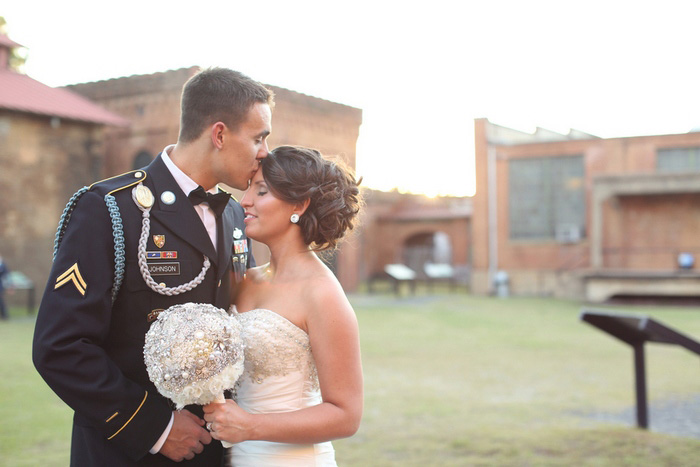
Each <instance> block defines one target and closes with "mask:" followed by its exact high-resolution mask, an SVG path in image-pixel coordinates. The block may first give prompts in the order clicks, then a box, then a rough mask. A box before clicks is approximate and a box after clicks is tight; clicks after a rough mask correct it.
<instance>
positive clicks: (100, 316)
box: [33, 68, 273, 467]
mask: <svg viewBox="0 0 700 467" xmlns="http://www.w3.org/2000/svg"><path fill="white" fill-rule="evenodd" d="M272 105H273V96H272V93H271V91H269V90H268V89H266V88H265V87H263V86H262V85H261V84H260V83H257V82H255V81H253V80H251V79H250V78H248V77H247V76H245V75H242V74H241V73H238V72H235V71H232V70H228V69H222V68H214V69H208V70H204V71H202V72H200V73H198V74H197V75H195V76H194V77H192V78H191V79H190V80H189V81H188V82H187V83H186V84H185V87H184V89H183V93H182V101H181V122H180V135H179V137H178V141H177V144H175V145H172V146H168V147H166V148H165V149H164V150H163V152H162V153H161V154H160V155H159V156H158V157H157V158H156V159H155V160H154V161H153V162H152V163H151V164H150V165H149V166H148V167H146V168H145V169H143V170H137V171H133V172H129V173H126V174H123V175H120V176H118V177H114V178H111V179H107V180H104V181H102V182H98V183H96V184H94V185H92V186H91V187H89V188H84V189H82V190H80V191H78V193H76V195H74V196H73V198H71V200H70V201H69V204H68V207H67V208H66V210H65V211H64V214H63V216H62V217H61V221H60V223H59V230H58V234H57V241H56V249H55V252H54V256H55V258H54V263H53V267H52V270H51V273H50V276H49V281H48V284H47V286H46V290H45V292H44V296H43V299H42V302H41V306H40V308H39V313H38V316H37V322H36V329H35V334H34V348H33V358H34V364H35V366H36V368H37V370H38V371H39V373H40V374H41V376H42V377H43V378H44V380H45V381H46V382H47V383H48V385H49V386H50V387H51V388H52V389H53V390H54V391H55V392H56V394H58V396H59V397H61V399H63V400H64V401H65V402H66V403H67V404H68V405H69V406H70V407H71V408H72V409H73V410H74V411H75V416H74V420H73V434H72V446H71V465H76V466H100V467H104V466H127V465H149V466H155V465H171V464H174V463H175V462H180V461H183V460H185V462H184V464H186V465H198V466H207V467H209V466H218V465H222V462H223V454H222V451H223V449H222V447H221V444H220V443H219V442H216V441H214V442H212V438H211V436H210V435H209V432H208V431H206V429H205V428H204V427H203V425H204V422H203V420H202V419H201V418H200V417H201V415H202V411H201V407H198V406H189V407H187V408H186V409H185V410H182V411H175V410H173V406H172V404H171V403H170V401H168V400H167V399H165V398H164V397H162V396H161V395H160V394H158V392H157V391H156V389H155V387H154V386H153V384H152V383H151V382H150V381H149V379H148V375H147V372H146V368H145V364H144V361H143V344H144V337H145V334H146V332H147V330H148V328H149V326H150V323H151V322H152V321H153V320H154V319H156V317H157V315H158V313H159V312H160V311H162V310H163V309H166V308H168V307H170V306H172V305H175V304H179V303H186V302H196V303H210V304H213V305H215V306H217V307H220V308H224V309H227V308H228V306H229V304H230V295H231V287H235V285H236V280H237V279H240V278H241V277H242V276H243V273H244V272H245V269H246V267H249V266H251V265H252V257H251V256H250V254H249V251H250V245H249V242H248V240H247V239H246V237H245V234H244V230H245V225H244V222H243V217H244V213H243V209H242V208H241V207H240V205H239V204H238V203H237V202H236V201H235V200H234V199H233V198H232V197H231V196H230V195H229V194H228V193H225V192H223V191H220V190H218V188H217V184H218V183H225V184H227V185H229V186H232V187H234V188H237V189H240V190H244V189H246V188H247V187H248V183H249V181H250V179H251V178H252V177H253V175H254V173H255V171H256V170H257V168H258V165H259V162H260V160H262V159H263V158H264V157H266V156H267V153H268V148H267V137H268V135H269V134H270V130H271V123H270V120H271V107H272ZM139 258H141V261H140V260H139ZM140 262H141V267H140V265H139V263H140Z"/></svg>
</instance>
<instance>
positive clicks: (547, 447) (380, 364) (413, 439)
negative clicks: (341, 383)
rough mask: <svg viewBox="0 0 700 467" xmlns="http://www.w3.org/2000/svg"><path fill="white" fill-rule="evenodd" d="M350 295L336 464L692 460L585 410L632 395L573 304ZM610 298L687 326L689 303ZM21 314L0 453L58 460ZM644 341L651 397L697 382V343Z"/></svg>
mask: <svg viewBox="0 0 700 467" xmlns="http://www.w3.org/2000/svg"><path fill="white" fill-rule="evenodd" d="M351 301H352V302H353V304H354V306H355V309H356V311H357V315H358V319H359V322H360V331H361V336H362V352H363V365H364V374H365V412H364V417H363V421H362V426H361V428H360V431H359V432H358V433H357V434H356V435H355V436H354V437H352V438H350V439H345V440H338V441H335V442H334V444H335V447H336V450H337V459H338V462H339V464H340V465H343V466H393V465H401V466H405V465H408V466H426V465H438V466H443V465H467V466H471V465H494V466H499V465H518V466H540V465H545V466H546V465H562V466H563V465H567V466H568V465H596V466H600V465H615V466H618V465H630V466H638V465H650V466H652V465H653V466H695V465H700V439H697V438H691V437H684V436H672V435H668V434H663V433H658V432H655V431H654V419H653V414H652V415H651V418H650V423H651V430H650V431H644V430H638V429H636V428H635V427H634V425H633V423H632V424H623V423H617V424H612V423H603V422H600V421H597V419H596V418H593V417H590V416H587V414H595V413H619V412H621V411H624V410H626V409H629V408H630V407H633V406H634V373H633V366H632V352H631V350H630V348H629V346H627V345H625V344H622V343H621V342H619V341H617V340H615V339H613V338H612V337H610V336H608V335H606V334H604V333H602V332H601V331H599V330H598V329H596V328H594V327H592V326H590V325H588V324H585V323H582V322H581V321H580V320H579V317H578V315H579V312H580V308H581V306H580V304H578V303H575V302H571V301H563V300H555V299H539V298H512V299H506V300H503V299H501V300H499V299H496V298H489V297H474V296H470V295H467V294H463V293H462V294H460V293H456V294H436V295H425V294H422V292H419V295H418V296H416V297H407V298H400V299H395V298H394V297H393V296H390V295H375V296H367V295H356V296H352V297H351ZM607 308H611V307H607ZM621 308H622V309H624V310H625V311H638V312H641V313H645V314H649V315H652V316H654V317H655V318H656V319H658V320H659V321H661V322H662V323H665V324H667V325H669V326H671V327H673V328H675V329H677V330H679V331H681V332H683V333H685V334H687V335H689V336H692V337H694V338H696V339H700V312H699V311H698V310H697V309H693V308H659V307H653V308H652V307H642V308H639V307H636V308H633V307H621ZM23 313H24V310H19V309H17V310H13V314H14V316H13V319H12V320H10V321H9V322H0V420H2V423H0V466H5V465H6V466H54V465H55V466H65V465H67V464H68V461H67V459H68V444H69V437H70V419H71V413H70V410H69V409H67V408H66V407H65V406H64V405H63V403H62V402H61V401H60V400H58V398H56V396H54V395H53V393H52V392H51V391H50V390H49V389H48V387H47V386H46V385H45V384H44V383H43V381H42V380H41V379H40V377H39V376H38V375H37V374H36V373H35V371H34V369H33V366H32V364H31V359H30V348H31V335H32V331H33V320H32V319H31V318H28V317H26V314H23ZM646 353H647V380H648V381H647V391H648V396H649V400H650V402H651V403H653V402H655V401H666V400H689V399H692V398H693V397H697V396H698V395H699V394H700V371H698V370H700V368H699V367H698V356H696V355H693V354H692V353H690V352H688V351H686V350H684V349H681V348H679V347H676V346H667V345H662V344H650V345H647V346H646ZM696 416H697V412H691V413H689V414H688V417H695V419H694V420H689V421H690V422H693V423H695V424H698V423H700V420H698V419H697V418H696Z"/></svg>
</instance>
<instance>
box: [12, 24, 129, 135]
mask: <svg viewBox="0 0 700 467" xmlns="http://www.w3.org/2000/svg"><path fill="white" fill-rule="evenodd" d="M0 38H2V36H1V35H0ZM8 40H9V39H8ZM0 109H9V110H15V111H18V112H27V113H32V114H39V115H47V116H50V117H60V118H65V119H68V120H77V121H82V122H90V123H98V124H103V125H115V126H128V125H129V121H128V120H126V119H124V118H122V117H120V116H119V115H116V114H114V113H112V112H109V111H108V110H105V109H103V108H102V107H100V106H99V105H97V104H95V103H93V102H91V101H89V100H87V99H85V98H84V97H82V96H79V95H78V94H76V93H74V92H71V91H69V90H67V89H61V88H52V87H49V86H46V85H45V84H42V83H40V82H39V81H36V80H34V79H32V78H30V77H29V76H26V75H23V74H20V73H16V72H14V71H11V70H8V69H0Z"/></svg>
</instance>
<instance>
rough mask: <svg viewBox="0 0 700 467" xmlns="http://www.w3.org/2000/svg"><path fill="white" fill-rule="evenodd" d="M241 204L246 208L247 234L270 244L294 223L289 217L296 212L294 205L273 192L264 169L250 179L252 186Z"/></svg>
mask: <svg viewBox="0 0 700 467" xmlns="http://www.w3.org/2000/svg"><path fill="white" fill-rule="evenodd" d="M241 206H243V209H245V232H246V235H247V236H248V237H250V238H252V239H253V240H257V241H259V242H262V243H265V244H269V242H270V241H273V240H274V237H275V236H276V235H279V234H281V233H283V232H285V231H286V229H288V228H289V227H290V226H291V225H292V223H291V222H290V220H289V218H290V217H291V215H292V213H293V212H294V206H293V205H292V204H291V203H287V202H286V201H282V200H281V199H279V198H276V197H275V195H273V194H272V192H271V191H270V190H269V188H268V186H267V184H266V183H265V179H264V178H263V176H262V169H260V170H258V171H257V172H256V174H255V176H254V177H253V179H252V180H251V181H250V187H249V188H248V191H246V192H245V195H243V199H241Z"/></svg>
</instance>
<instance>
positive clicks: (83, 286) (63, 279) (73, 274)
mask: <svg viewBox="0 0 700 467" xmlns="http://www.w3.org/2000/svg"><path fill="white" fill-rule="evenodd" d="M69 282H72V283H73V285H75V288H76V289H78V292H80V295H83V296H85V291H86V290H87V283H86V282H85V280H84V279H83V276H82V274H80V269H78V263H75V264H73V266H71V267H70V268H68V270H66V272H64V273H63V274H61V275H60V276H58V277H57V278H56V285H55V286H54V290H56V289H58V288H60V287H63V286H64V285H66V284H67V283H69Z"/></svg>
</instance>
